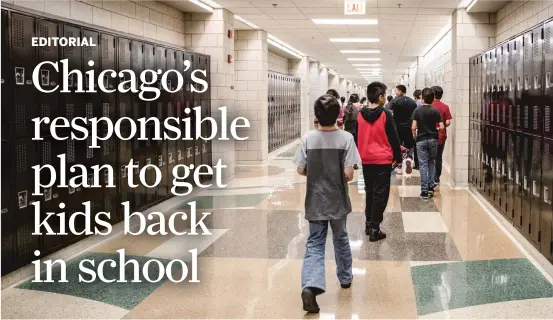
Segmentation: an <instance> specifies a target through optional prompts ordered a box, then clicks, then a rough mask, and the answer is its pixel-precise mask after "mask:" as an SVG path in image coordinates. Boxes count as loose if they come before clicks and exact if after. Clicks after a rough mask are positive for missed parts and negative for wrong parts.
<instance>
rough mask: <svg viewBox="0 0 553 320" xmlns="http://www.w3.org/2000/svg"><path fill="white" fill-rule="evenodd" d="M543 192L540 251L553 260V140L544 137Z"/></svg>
mask: <svg viewBox="0 0 553 320" xmlns="http://www.w3.org/2000/svg"><path fill="white" fill-rule="evenodd" d="M542 175H543V180H542V183H543V185H542V188H543V190H542V192H543V197H542V201H541V212H540V235H541V237H540V238H541V239H540V240H541V241H540V251H541V252H542V254H543V255H545V256H546V257H547V258H548V259H549V260H551V261H553V237H552V234H553V207H552V205H551V200H552V199H553V140H551V139H547V138H546V139H544V144H543V159H542Z"/></svg>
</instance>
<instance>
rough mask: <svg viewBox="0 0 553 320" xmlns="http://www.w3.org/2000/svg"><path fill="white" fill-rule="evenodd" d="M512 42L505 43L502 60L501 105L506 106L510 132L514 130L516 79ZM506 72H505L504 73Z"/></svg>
mask: <svg viewBox="0 0 553 320" xmlns="http://www.w3.org/2000/svg"><path fill="white" fill-rule="evenodd" d="M514 45H515V42H514V41H509V42H508V43H507V52H506V53H505V51H504V59H503V68H504V71H503V72H504V74H505V77H504V79H505V81H506V83H505V85H504V92H505V95H504V101H503V103H504V104H506V105H507V111H506V113H507V118H508V119H507V122H508V123H507V127H508V128H509V129H510V130H515V127H516V126H515V124H516V119H515V106H514V101H515V89H516V78H515V54H516V52H515V51H514ZM505 70H506V71H505Z"/></svg>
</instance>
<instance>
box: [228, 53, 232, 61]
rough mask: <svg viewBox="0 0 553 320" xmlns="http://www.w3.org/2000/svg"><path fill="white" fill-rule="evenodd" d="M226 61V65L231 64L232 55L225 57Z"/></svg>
mask: <svg viewBox="0 0 553 320" xmlns="http://www.w3.org/2000/svg"><path fill="white" fill-rule="evenodd" d="M227 61H228V63H232V55H230V54H229V55H228V56H227Z"/></svg>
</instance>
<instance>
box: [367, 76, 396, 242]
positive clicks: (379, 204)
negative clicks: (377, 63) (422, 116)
mask: <svg viewBox="0 0 553 320" xmlns="http://www.w3.org/2000/svg"><path fill="white" fill-rule="evenodd" d="M385 95H386V85H385V84H383V83H381V82H372V83H371V84H369V85H368V86H367V98H368V100H369V105H368V106H367V107H365V108H363V109H361V112H360V113H359V115H358V117H357V118H358V119H357V122H358V127H359V130H358V131H359V137H358V139H359V140H358V147H359V154H360V155H361V161H362V163H363V178H364V180H365V218H366V221H365V234H366V235H368V236H369V241H371V242H374V241H378V240H382V239H384V238H386V234H385V233H384V232H382V230H381V229H380V224H381V223H382V221H383V219H384V211H385V210H386V206H387V205H388V197H389V195H390V179H391V174H392V171H393V166H394V165H395V164H397V163H399V162H401V158H402V156H401V146H400V144H399V138H398V135H397V132H396V127H395V124H394V120H393V117H392V113H391V112H390V111H388V110H386V109H384V107H383V106H384V102H385V101H386V98H385V97H386V96H385Z"/></svg>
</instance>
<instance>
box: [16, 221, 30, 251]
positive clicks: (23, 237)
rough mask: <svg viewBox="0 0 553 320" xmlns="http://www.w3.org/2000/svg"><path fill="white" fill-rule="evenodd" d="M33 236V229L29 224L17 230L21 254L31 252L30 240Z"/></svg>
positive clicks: (18, 246)
mask: <svg viewBox="0 0 553 320" xmlns="http://www.w3.org/2000/svg"><path fill="white" fill-rule="evenodd" d="M30 237H32V236H31V230H30V229H29V226H23V227H21V228H20V229H19V230H17V248H18V249H19V250H20V255H21V256H26V255H29V254H30V253H31V249H32V248H31V246H32V244H31V241H29V240H30V239H29V238H30Z"/></svg>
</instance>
